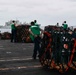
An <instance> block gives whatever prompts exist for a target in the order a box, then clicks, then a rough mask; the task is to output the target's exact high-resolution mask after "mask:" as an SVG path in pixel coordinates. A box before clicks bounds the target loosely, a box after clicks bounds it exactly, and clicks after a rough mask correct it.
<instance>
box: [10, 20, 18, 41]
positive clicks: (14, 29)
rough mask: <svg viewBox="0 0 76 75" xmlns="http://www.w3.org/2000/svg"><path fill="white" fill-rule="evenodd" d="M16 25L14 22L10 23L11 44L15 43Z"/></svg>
mask: <svg viewBox="0 0 76 75" xmlns="http://www.w3.org/2000/svg"><path fill="white" fill-rule="evenodd" d="M16 41H17V40H16V24H15V21H14V20H13V21H12V24H11V42H16Z"/></svg>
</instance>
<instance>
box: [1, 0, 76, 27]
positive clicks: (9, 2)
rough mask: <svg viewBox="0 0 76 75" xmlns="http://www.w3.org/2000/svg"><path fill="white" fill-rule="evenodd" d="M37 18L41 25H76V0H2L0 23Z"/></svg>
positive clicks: (28, 20)
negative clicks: (65, 22)
mask: <svg viewBox="0 0 76 75" xmlns="http://www.w3.org/2000/svg"><path fill="white" fill-rule="evenodd" d="M13 19H15V20H19V21H21V22H27V23H29V22H30V21H33V20H35V19H36V20H37V22H38V23H39V24H41V26H45V25H54V24H56V23H57V22H58V23H59V24H60V25H61V24H62V23H63V21H67V23H68V25H69V26H75V25H76V0H0V25H4V24H5V22H7V21H9V20H13Z"/></svg>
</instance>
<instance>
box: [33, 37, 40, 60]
mask: <svg viewBox="0 0 76 75" xmlns="http://www.w3.org/2000/svg"><path fill="white" fill-rule="evenodd" d="M40 40H41V38H40V37H36V38H35V39H34V51H33V58H34V59H36V56H37V52H38V53H39V54H40Z"/></svg>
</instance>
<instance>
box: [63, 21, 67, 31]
mask: <svg viewBox="0 0 76 75" xmlns="http://www.w3.org/2000/svg"><path fill="white" fill-rule="evenodd" d="M62 25H63V29H64V30H65V31H66V30H67V29H68V24H67V23H66V21H64V23H63V24H62Z"/></svg>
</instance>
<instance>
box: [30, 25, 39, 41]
mask: <svg viewBox="0 0 76 75" xmlns="http://www.w3.org/2000/svg"><path fill="white" fill-rule="evenodd" d="M30 29H31V31H32V33H33V34H34V35H40V28H39V26H36V25H34V26H31V27H30ZM30 38H31V39H32V41H34V36H33V35H32V34H30Z"/></svg>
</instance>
